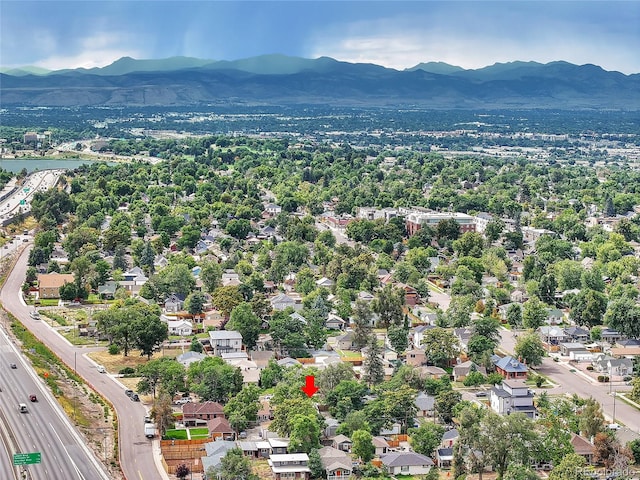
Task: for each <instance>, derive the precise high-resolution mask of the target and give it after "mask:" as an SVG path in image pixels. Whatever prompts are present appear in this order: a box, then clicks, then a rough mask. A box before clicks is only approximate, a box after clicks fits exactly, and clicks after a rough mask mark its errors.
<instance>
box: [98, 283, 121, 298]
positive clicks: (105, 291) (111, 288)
mask: <svg viewBox="0 0 640 480" xmlns="http://www.w3.org/2000/svg"><path fill="white" fill-rule="evenodd" d="M117 289H118V282H114V281H113V280H108V281H106V282H105V283H104V285H98V295H99V296H100V298H102V299H105V300H113V297H114V296H115V294H116V290H117Z"/></svg>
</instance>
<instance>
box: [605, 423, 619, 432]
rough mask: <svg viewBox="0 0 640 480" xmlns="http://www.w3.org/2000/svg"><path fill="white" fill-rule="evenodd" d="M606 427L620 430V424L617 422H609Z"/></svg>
mask: <svg viewBox="0 0 640 480" xmlns="http://www.w3.org/2000/svg"><path fill="white" fill-rule="evenodd" d="M607 428H608V429H609V430H620V428H621V427H620V425H619V424H617V423H610V424H609V425H607Z"/></svg>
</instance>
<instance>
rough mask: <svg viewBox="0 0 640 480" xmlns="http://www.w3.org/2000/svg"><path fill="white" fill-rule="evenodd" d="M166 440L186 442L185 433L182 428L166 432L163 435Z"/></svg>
mask: <svg viewBox="0 0 640 480" xmlns="http://www.w3.org/2000/svg"><path fill="white" fill-rule="evenodd" d="M164 438H166V439H167V440H186V439H187V431H186V430H185V429H184V428H180V429H173V430H167V431H166V432H165V434H164Z"/></svg>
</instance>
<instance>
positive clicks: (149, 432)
mask: <svg viewBox="0 0 640 480" xmlns="http://www.w3.org/2000/svg"><path fill="white" fill-rule="evenodd" d="M144 435H145V436H146V437H147V438H153V437H155V436H156V426H155V425H154V424H153V423H145V424H144Z"/></svg>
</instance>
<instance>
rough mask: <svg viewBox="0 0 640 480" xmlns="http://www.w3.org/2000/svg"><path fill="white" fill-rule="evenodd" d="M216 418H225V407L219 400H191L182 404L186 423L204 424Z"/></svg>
mask: <svg viewBox="0 0 640 480" xmlns="http://www.w3.org/2000/svg"><path fill="white" fill-rule="evenodd" d="M214 418H225V415H224V409H223V407H222V405H220V404H219V403H218V402H202V403H191V402H189V403H185V404H184V405H183V406H182V419H183V421H184V424H185V425H195V424H196V423H201V424H204V423H206V422H207V421H208V420H211V419H214Z"/></svg>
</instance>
